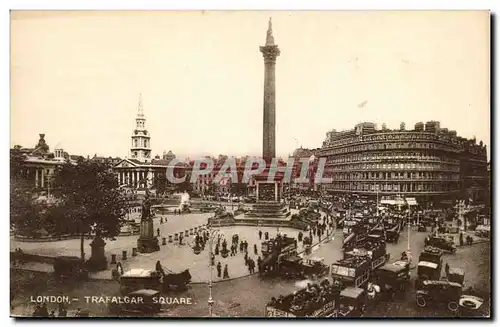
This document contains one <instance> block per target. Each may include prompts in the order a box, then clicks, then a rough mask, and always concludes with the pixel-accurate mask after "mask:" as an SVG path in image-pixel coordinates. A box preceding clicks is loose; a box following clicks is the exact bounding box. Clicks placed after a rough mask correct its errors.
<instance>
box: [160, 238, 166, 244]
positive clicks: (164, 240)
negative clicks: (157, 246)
mask: <svg viewBox="0 0 500 327" xmlns="http://www.w3.org/2000/svg"><path fill="white" fill-rule="evenodd" d="M161 245H167V238H166V237H162V238H161Z"/></svg>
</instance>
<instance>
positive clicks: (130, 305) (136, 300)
mask: <svg viewBox="0 0 500 327" xmlns="http://www.w3.org/2000/svg"><path fill="white" fill-rule="evenodd" d="M160 294H161V293H160V292H159V291H158V290H152V289H141V290H137V291H134V292H130V293H129V294H127V296H126V297H124V298H123V300H124V301H120V302H111V303H110V304H109V306H108V310H109V312H110V313H113V314H120V315H123V314H124V313H125V314H126V313H130V314H147V315H151V314H155V313H158V312H161V309H162V308H161V302H160V300H159V298H160Z"/></svg>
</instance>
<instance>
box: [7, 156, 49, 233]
mask: <svg viewBox="0 0 500 327" xmlns="http://www.w3.org/2000/svg"><path fill="white" fill-rule="evenodd" d="M24 160H25V156H24V155H23V153H22V152H21V147H20V146H15V147H14V148H13V149H11V150H10V225H11V227H13V228H15V229H16V232H17V233H20V234H22V235H32V234H33V233H34V232H35V231H36V230H37V229H39V228H40V225H41V223H42V219H41V215H40V212H41V211H42V208H41V207H40V206H39V205H37V203H35V201H34V186H33V184H31V183H30V182H29V180H27V179H26V178H25V177H24V175H23V163H24Z"/></svg>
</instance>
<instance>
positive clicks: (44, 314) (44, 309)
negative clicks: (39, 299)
mask: <svg viewBox="0 0 500 327" xmlns="http://www.w3.org/2000/svg"><path fill="white" fill-rule="evenodd" d="M40 316H42V317H48V316H49V310H47V303H44V304H42V307H41V308H40Z"/></svg>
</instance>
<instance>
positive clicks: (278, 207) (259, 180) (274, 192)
mask: <svg viewBox="0 0 500 327" xmlns="http://www.w3.org/2000/svg"><path fill="white" fill-rule="evenodd" d="M268 177H269V167H268V168H267V169H266V170H265V171H264V172H263V173H262V174H260V175H258V176H255V195H256V198H257V201H256V203H254V204H253V205H252V207H251V209H250V210H249V211H248V212H247V213H245V218H262V219H283V218H287V217H288V216H289V215H290V211H289V210H288V209H287V208H286V207H285V204H284V203H282V202H281V197H282V194H283V184H282V180H283V175H281V174H279V173H277V174H276V176H275V177H274V178H271V180H269V178H268Z"/></svg>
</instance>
